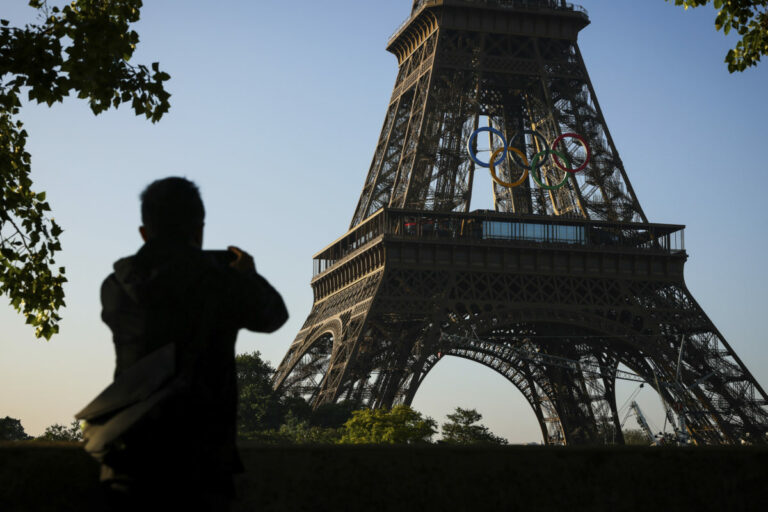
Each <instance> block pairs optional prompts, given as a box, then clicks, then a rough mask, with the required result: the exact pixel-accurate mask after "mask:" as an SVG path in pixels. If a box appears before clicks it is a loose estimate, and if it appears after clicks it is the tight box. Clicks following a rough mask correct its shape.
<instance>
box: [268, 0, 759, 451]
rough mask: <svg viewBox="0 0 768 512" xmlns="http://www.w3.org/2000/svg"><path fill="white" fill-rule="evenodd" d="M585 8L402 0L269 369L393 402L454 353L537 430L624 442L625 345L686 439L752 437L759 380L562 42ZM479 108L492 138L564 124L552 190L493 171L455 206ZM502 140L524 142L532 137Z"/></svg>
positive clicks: (377, 402) (286, 377) (317, 387)
mask: <svg viewBox="0 0 768 512" xmlns="http://www.w3.org/2000/svg"><path fill="white" fill-rule="evenodd" d="M588 24H589V18H588V16H587V13H586V12H585V11H584V10H583V9H581V8H579V7H575V6H573V5H571V4H567V3H565V2H561V1H555V0H473V1H470V0H417V1H415V2H414V4H413V10H412V13H411V16H410V18H409V19H408V20H407V21H406V22H405V23H404V24H403V25H402V26H401V27H400V28H399V29H398V31H397V32H396V33H395V34H394V35H393V36H392V38H391V39H390V41H389V44H388V48H387V49H388V50H389V51H390V52H392V53H393V54H395V55H396V56H397V59H398V63H399V73H398V76H397V80H396V82H395V87H394V91H393V93H392V99H391V101H390V104H389V108H388V109H387V113H386V116H385V119H384V126H383V128H382V131H381V136H380V138H379V142H378V145H377V147H376V150H375V153H374V157H373V161H372V163H371V167H370V170H369V172H368V176H367V178H366V180H365V183H364V185H363V190H362V194H361V196H360V200H359V202H358V205H357V208H356V209H355V213H354V216H353V218H352V222H351V225H350V228H349V230H348V231H347V233H346V234H345V235H344V236H342V237H341V238H340V239H338V240H337V241H336V242H334V243H332V244H331V245H329V246H328V247H326V248H325V249H323V250H322V251H321V252H319V253H318V254H316V255H315V257H314V263H315V268H314V277H313V279H312V288H313V291H314V306H313V308H312V311H311V313H310V314H309V317H308V318H307V320H306V322H305V324H304V326H303V327H302V329H301V331H300V332H299V333H298V335H297V336H296V339H295V340H294V342H293V343H292V345H291V347H290V349H289V351H288V353H287V354H286V355H285V357H284V359H283V361H282V362H281V364H280V365H279V367H278V370H277V373H276V377H275V383H274V386H275V389H283V390H285V391H286V392H290V393H298V394H301V395H303V396H304V397H306V398H308V399H309V400H311V401H312V403H313V404H314V405H315V406H317V405H319V404H322V403H328V402H334V401H341V400H352V401H354V402H357V403H358V404H359V405H361V406H369V407H391V406H392V405H393V404H396V403H411V401H412V400H413V398H414V396H415V394H416V391H417V390H418V388H419V385H420V384H421V383H422V382H423V380H424V378H425V376H426V375H427V374H428V373H429V371H430V369H431V368H432V367H434V365H435V364H436V363H437V362H438V361H439V360H440V358H441V357H443V356H446V355H452V356H457V357H462V358H466V359H470V360H473V361H477V362H479V363H481V364H483V365H486V366H488V367H490V368H492V369H493V370H495V371H497V372H499V373H500V374H501V375H503V376H504V377H506V378H507V379H508V380H509V381H510V382H512V383H513V384H514V385H515V386H516V387H517V388H518V389H519V390H520V391H521V392H522V393H523V395H524V396H525V398H526V399H527V400H528V402H529V403H530V405H531V407H532V409H533V411H534V413H535V414H536V417H537V419H538V421H539V424H540V426H541V431H542V434H543V436H544V440H545V442H547V443H568V444H579V443H601V442H604V441H605V440H606V436H607V433H611V438H612V439H615V440H616V441H618V442H623V440H622V436H621V428H620V418H619V417H618V412H617V407H616V400H615V383H616V378H617V372H618V371H619V370H618V366H619V364H624V365H626V366H627V367H628V368H630V369H631V370H632V371H633V372H635V374H637V375H638V376H640V377H641V378H642V379H644V380H645V381H647V382H648V383H649V384H650V385H651V386H653V387H654V388H655V389H656V390H657V391H658V392H659V393H660V395H661V396H662V397H663V398H664V400H665V401H666V402H667V403H669V404H671V405H672V407H673V408H674V409H675V410H676V412H677V413H678V414H679V415H682V416H683V417H684V418H685V419H686V424H687V428H688V431H689V433H690V435H691V437H692V438H693V439H694V440H695V441H696V442H700V443H707V444H727V443H736V442H739V441H740V440H743V439H745V438H750V439H751V440H753V441H755V442H764V441H765V436H766V432H768V411H767V409H766V406H767V405H768V397H767V396H766V394H765V391H764V390H763V389H762V388H761V387H760V385H759V384H758V383H757V382H756V381H755V379H754V377H753V376H752V375H751V374H750V373H749V371H748V370H747V368H746V366H745V365H744V364H743V363H742V361H741V360H739V358H738V356H737V355H736V354H735V353H734V351H733V350H732V349H731V347H730V346H729V345H728V344H727V342H726V341H725V339H724V338H723V336H722V335H721V334H720V333H719V332H718V331H717V328H716V327H715V326H714V325H713V323H712V322H711V321H710V320H709V318H707V316H706V315H705V313H704V312H703V311H702V309H701V307H700V306H699V305H698V304H697V303H696V301H695V300H694V298H693V297H692V295H691V293H690V292H689V291H688V289H687V288H686V285H685V282H684V278H683V267H684V263H685V261H686V260H687V254H686V252H685V250H684V246H683V226H675V225H663V224H651V223H649V222H648V220H647V218H646V216H645V214H644V213H643V210H642V208H641V207H640V203H639V202H638V200H637V197H636V196H635V193H634V191H633V189H632V186H631V184H630V182H629V179H628V178H627V174H626V172H625V170H624V167H623V164H622V162H621V159H620V158H619V156H618V152H617V151H616V147H615V145H614V143H613V140H612V139H611V136H610V133H609V132H608V128H607V126H606V123H605V120H604V118H603V115H602V113H601V110H600V107H599V104H598V103H597V99H596V97H595V93H594V90H593V88H592V84H591V83H590V80H589V76H588V74H587V70H586V67H585V65H584V61H583V59H582V56H581V53H580V52H579V48H578V45H577V36H578V33H579V32H580V31H581V30H582V29H583V28H585V27H586V26H587V25H588ZM483 121H485V122H487V124H489V125H490V126H493V127H495V128H497V129H499V130H500V131H502V132H503V133H504V134H505V135H506V137H507V140H510V139H512V138H513V136H514V134H515V133H518V132H520V133H522V132H523V130H530V129H535V130H537V131H539V132H540V133H542V134H544V135H545V137H546V138H547V139H548V140H549V141H552V140H554V139H555V138H556V137H557V136H558V135H560V134H562V133H568V132H575V133H578V134H581V135H582V136H583V137H584V138H585V139H586V140H587V141H588V144H589V146H590V147H591V149H592V158H591V161H590V164H589V166H588V167H587V168H586V170H585V171H584V172H582V173H579V174H570V177H569V179H568V182H567V184H566V185H565V186H564V187H562V188H560V189H558V190H553V191H547V190H544V189H543V188H542V187H537V186H536V184H535V183H533V182H532V181H531V178H530V177H529V178H528V179H527V180H526V181H525V182H524V183H523V185H522V186H519V187H517V188H506V187H502V186H499V185H498V184H496V183H494V185H493V187H494V188H493V197H494V201H495V206H496V209H495V211H474V212H471V211H470V202H471V191H472V181H473V176H474V173H475V171H476V168H475V164H474V163H473V161H472V159H471V158H470V157H469V155H468V153H467V149H466V145H467V141H468V139H469V138H470V135H471V133H472V132H473V131H474V130H475V129H476V128H477V127H478V126H479V125H480V124H481V123H482V122H483ZM518 140H519V142H520V144H519V145H518V147H520V148H521V149H522V150H524V151H525V152H526V153H527V155H528V159H529V160H530V159H532V158H533V155H534V154H536V153H537V152H539V151H540V150H541V149H542V148H541V147H540V146H539V145H538V144H540V141H538V140H537V139H535V138H533V137H530V136H524V137H522V138H520V137H518ZM566 151H568V152H569V155H570V156H572V158H573V159H574V160H578V154H577V153H578V151H579V149H578V147H569V148H566ZM500 172H501V173H502V177H503V178H504V179H506V180H508V181H509V180H511V179H512V178H513V176H512V175H513V174H514V173H515V172H516V171H514V170H513V168H512V167H507V166H506V165H504V166H502V168H501V171H500ZM519 172H520V171H517V173H518V174H519ZM559 173H560V171H558V170H557V169H556V168H554V166H553V164H552V163H551V161H550V163H549V164H545V165H543V166H542V170H541V177H542V180H543V181H544V182H545V183H552V182H554V181H559V179H560V177H561V176H562V174H559ZM515 177H516V176H515ZM524 354H546V355H547V356H548V357H546V358H545V357H542V358H536V357H527V356H525V355H524ZM553 357H554V358H564V360H569V361H576V366H577V367H576V368H565V367H563V365H557V364H551V361H552V360H553V359H552V358H553Z"/></svg>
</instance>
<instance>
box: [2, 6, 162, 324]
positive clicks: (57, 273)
mask: <svg viewBox="0 0 768 512" xmlns="http://www.w3.org/2000/svg"><path fill="white" fill-rule="evenodd" d="M29 5H30V7H32V8H34V9H37V10H38V12H39V15H40V20H41V21H40V22H39V23H37V24H28V25H26V26H24V27H10V26H9V22H8V20H4V19H0V295H7V296H8V298H9V300H10V303H11V305H12V306H13V307H14V308H15V309H16V310H17V311H19V312H21V313H22V314H23V315H24V316H25V317H26V322H27V323H28V324H31V325H32V326H33V327H35V335H36V336H37V337H38V338H41V337H42V338H45V339H50V338H51V336H53V335H54V334H55V333H57V332H58V331H59V325H58V324H59V321H60V320H61V316H60V315H59V310H60V308H62V307H63V306H64V305H65V302H64V290H63V285H64V283H65V282H66V281H67V280H66V277H64V275H65V269H64V267H56V261H55V259H54V256H55V255H56V253H57V252H59V251H60V250H61V242H60V239H59V237H60V235H61V233H62V231H63V230H62V228H61V226H59V225H58V224H57V223H56V221H55V220H54V218H53V217H49V216H48V213H49V212H50V211H51V208H50V205H49V203H48V202H47V200H46V194H45V192H35V191H34V190H33V182H32V178H31V174H32V167H31V156H30V154H29V153H28V152H27V151H26V149H25V148H26V142H27V137H28V134H27V131H26V130H25V129H24V124H23V123H22V122H21V121H20V120H19V119H18V115H19V113H20V109H21V106H22V100H23V93H24V92H26V99H27V100H28V101H34V102H37V103H45V104H46V105H48V106H51V105H53V104H54V103H56V102H62V101H63V99H64V98H66V97H68V96H70V95H73V94H74V95H77V97H78V98H80V99H84V100H87V101H88V103H89V105H90V108H91V110H92V111H93V113H94V114H96V115H98V114H100V113H102V112H104V111H106V110H108V109H110V108H117V107H118V106H120V105H121V104H122V103H130V104H131V107H132V108H133V110H134V111H135V112H136V115H144V116H146V117H147V118H148V119H149V120H151V121H152V122H157V121H159V120H160V118H161V117H162V116H163V114H165V113H166V112H167V111H168V109H169V108H170V103H169V101H168V100H169V98H170V94H169V93H168V92H167V91H166V90H165V88H164V82H166V81H167V80H169V79H170V75H168V74H167V73H165V72H163V71H161V70H160V67H159V64H158V63H153V64H152V65H151V67H147V66H144V65H138V66H134V65H132V64H130V63H129V61H130V59H131V57H132V55H133V52H134V51H135V49H136V45H137V44H138V43H139V35H138V34H137V33H136V32H135V31H134V30H131V24H132V23H135V22H137V21H138V20H139V17H140V10H141V7H142V0H109V1H106V0H74V1H73V2H71V3H70V4H68V5H66V6H65V7H63V8H59V7H56V6H53V7H50V6H49V5H48V2H47V1H46V0H30V1H29Z"/></svg>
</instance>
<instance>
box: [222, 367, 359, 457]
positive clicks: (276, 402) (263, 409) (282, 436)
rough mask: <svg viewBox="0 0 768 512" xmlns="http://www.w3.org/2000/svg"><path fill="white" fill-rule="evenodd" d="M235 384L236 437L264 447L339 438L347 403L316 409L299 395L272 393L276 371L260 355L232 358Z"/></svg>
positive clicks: (349, 407) (347, 412)
mask: <svg viewBox="0 0 768 512" xmlns="http://www.w3.org/2000/svg"><path fill="white" fill-rule="evenodd" d="M235 363H236V366H237V385H238V392H239V396H238V422H237V429H238V435H239V437H240V438H241V439H244V440H249V441H256V442H259V443H263V444H328V443H335V442H336V441H338V439H339V438H340V436H341V434H340V431H339V429H340V428H341V427H342V425H344V423H345V422H346V421H347V420H348V419H349V417H350V416H351V414H352V410H353V409H354V406H353V405H352V404H350V403H345V402H342V403H338V404H324V405H321V406H320V407H318V408H317V409H316V410H314V411H313V410H312V408H311V407H310V405H309V404H308V403H307V401H306V400H304V399H303V398H302V397H300V396H293V395H285V396H283V395H280V394H278V393H275V392H274V391H273V390H272V377H273V375H274V373H275V369H274V368H273V367H272V365H271V364H269V362H266V361H264V360H262V359H261V354H260V353H259V352H252V353H250V354H240V355H238V356H237V357H236V358H235Z"/></svg>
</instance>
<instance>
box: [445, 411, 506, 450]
mask: <svg viewBox="0 0 768 512" xmlns="http://www.w3.org/2000/svg"><path fill="white" fill-rule="evenodd" d="M448 419H449V420H450V421H449V422H448V423H443V427H442V429H443V439H442V441H443V442H445V443H449V444H507V443H508V441H507V440H506V439H504V438H503V437H499V436H496V435H494V434H493V433H491V431H490V430H488V427H486V426H485V425H480V424H478V425H476V423H478V422H479V421H480V420H481V419H483V416H482V415H481V414H480V413H479V412H477V411H476V410H475V409H462V408H461V407H457V408H456V412H454V413H453V414H449V415H448Z"/></svg>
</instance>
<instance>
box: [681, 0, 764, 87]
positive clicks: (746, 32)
mask: <svg viewBox="0 0 768 512" xmlns="http://www.w3.org/2000/svg"><path fill="white" fill-rule="evenodd" d="M670 1H672V0H667V2H670ZM674 2H675V5H682V6H684V7H685V8H686V9H688V8H689V7H701V6H702V5H707V4H709V3H712V4H713V5H714V7H715V9H717V10H718V11H717V17H716V18H715V29H716V30H722V31H723V33H724V34H726V35H728V34H729V33H730V32H731V30H733V31H735V32H736V33H737V34H739V36H741V39H740V40H739V42H738V43H737V44H736V47H735V48H733V49H731V50H729V51H728V54H727V55H726V56H725V62H726V64H728V71H730V72H731V73H733V72H735V71H744V70H745V69H747V68H748V67H751V66H756V65H757V63H758V62H760V57H762V56H763V55H768V0H674Z"/></svg>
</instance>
